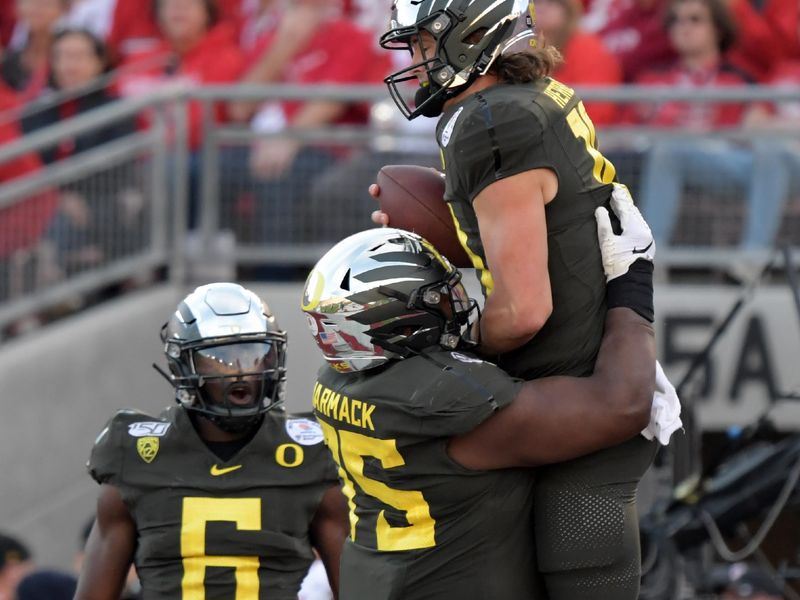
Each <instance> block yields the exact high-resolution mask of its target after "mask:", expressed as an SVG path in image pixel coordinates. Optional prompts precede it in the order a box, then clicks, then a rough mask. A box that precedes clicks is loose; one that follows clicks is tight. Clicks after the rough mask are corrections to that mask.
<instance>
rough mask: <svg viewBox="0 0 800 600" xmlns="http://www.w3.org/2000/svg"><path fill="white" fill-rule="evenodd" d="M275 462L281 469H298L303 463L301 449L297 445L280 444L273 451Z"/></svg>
mask: <svg viewBox="0 0 800 600" xmlns="http://www.w3.org/2000/svg"><path fill="white" fill-rule="evenodd" d="M275 460H276V461H277V463H278V464H279V465H280V466H282V467H287V468H289V469H293V468H294V467H299V466H300V465H301V464H302V463H303V448H302V446H300V445H298V444H281V445H280V446H278V448H277V449H276V450H275Z"/></svg>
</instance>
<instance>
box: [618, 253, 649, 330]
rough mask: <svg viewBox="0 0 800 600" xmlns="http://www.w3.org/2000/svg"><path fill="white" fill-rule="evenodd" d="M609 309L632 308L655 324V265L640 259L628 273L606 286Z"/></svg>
mask: <svg viewBox="0 0 800 600" xmlns="http://www.w3.org/2000/svg"><path fill="white" fill-rule="evenodd" d="M606 303H607V305H608V308H630V309H631V310H632V311H634V312H636V313H637V314H638V315H640V316H641V317H642V318H644V319H646V320H648V321H649V322H651V323H652V322H653V321H654V320H655V309H654V308H653V263H652V262H650V261H649V260H644V259H639V260H637V261H636V262H635V263H633V264H632V265H631V266H630V267H629V268H628V272H627V273H625V274H624V275H621V276H620V277H617V278H616V279H612V280H611V281H609V282H608V284H607V285H606Z"/></svg>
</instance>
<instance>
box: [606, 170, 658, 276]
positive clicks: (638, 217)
mask: <svg viewBox="0 0 800 600" xmlns="http://www.w3.org/2000/svg"><path fill="white" fill-rule="evenodd" d="M611 209H612V210H613V211H614V214H616V215H617V218H618V219H619V222H620V224H621V225H622V233H621V234H620V235H617V234H616V233H614V230H613V229H612V228H611V217H610V215H609V214H608V210H606V209H605V208H603V207H600V208H598V209H597V210H596V211H595V213H594V216H595V219H597V237H598V238H600V252H601V253H602V255H603V271H605V274H606V282H609V281H611V280H612V279H616V278H617V277H620V276H621V275H624V274H625V273H627V272H628V269H629V268H630V266H631V265H632V264H633V263H635V262H636V261H637V260H639V259H640V258H643V259H645V260H649V261H650V262H653V260H654V259H655V256H656V243H655V240H653V233H652V232H651V231H650V226H649V225H648V224H647V221H645V220H644V217H642V213H640V212H639V209H638V208H636V206H635V205H634V204H633V198H631V193H630V192H629V191H628V188H627V187H626V186H624V185H621V184H619V183H615V184H614V192H613V193H612V194H611Z"/></svg>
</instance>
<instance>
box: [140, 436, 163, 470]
mask: <svg viewBox="0 0 800 600" xmlns="http://www.w3.org/2000/svg"><path fill="white" fill-rule="evenodd" d="M158 447H159V441H158V438H157V437H141V438H139V439H138V440H136V451H137V452H138V453H139V456H141V457H142V460H143V461H144V462H146V463H147V464H150V463H151V462H153V460H154V459H155V457H156V455H157V454H158Z"/></svg>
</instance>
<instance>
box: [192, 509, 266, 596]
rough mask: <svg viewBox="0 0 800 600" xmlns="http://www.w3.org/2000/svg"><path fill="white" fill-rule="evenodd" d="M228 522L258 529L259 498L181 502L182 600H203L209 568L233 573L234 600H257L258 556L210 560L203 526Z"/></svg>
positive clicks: (241, 528)
mask: <svg viewBox="0 0 800 600" xmlns="http://www.w3.org/2000/svg"><path fill="white" fill-rule="evenodd" d="M209 521H229V522H233V523H235V524H236V528H237V529H240V530H247V531H258V530H259V529H261V498H184V499H183V518H182V520H181V556H182V557H183V581H182V582H181V589H182V592H183V593H182V600H205V598H206V590H205V583H204V581H205V576H206V568H208V567H229V568H230V567H232V568H233V569H234V570H235V572H236V595H235V596H234V600H258V592H259V582H258V567H259V559H258V556H209V555H207V554H206V523H208V522H209Z"/></svg>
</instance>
